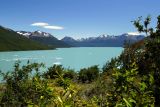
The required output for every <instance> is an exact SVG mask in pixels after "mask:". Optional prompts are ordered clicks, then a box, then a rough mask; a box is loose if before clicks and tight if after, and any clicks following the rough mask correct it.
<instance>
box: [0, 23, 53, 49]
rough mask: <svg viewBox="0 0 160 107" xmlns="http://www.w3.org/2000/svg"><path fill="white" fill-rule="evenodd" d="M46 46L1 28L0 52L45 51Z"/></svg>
mask: <svg viewBox="0 0 160 107" xmlns="http://www.w3.org/2000/svg"><path fill="white" fill-rule="evenodd" d="M45 49H51V48H49V47H48V46H46V45H43V44H41V43H38V42H35V41H33V40H30V39H28V38H26V37H24V36H21V35H19V34H17V33H16V32H15V31H13V30H11V29H8V28H5V27H2V26H0V51H20V50H45Z"/></svg>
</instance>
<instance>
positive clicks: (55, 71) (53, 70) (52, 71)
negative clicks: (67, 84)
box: [43, 65, 64, 79]
mask: <svg viewBox="0 0 160 107" xmlns="http://www.w3.org/2000/svg"><path fill="white" fill-rule="evenodd" d="M63 72H64V68H63V67H62V65H53V66H52V67H50V68H48V71H47V72H45V73H44V74H43V75H44V77H45V78H48V79H55V78H58V77H59V75H62V73H63Z"/></svg>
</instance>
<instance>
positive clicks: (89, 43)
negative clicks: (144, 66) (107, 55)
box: [62, 33, 145, 47]
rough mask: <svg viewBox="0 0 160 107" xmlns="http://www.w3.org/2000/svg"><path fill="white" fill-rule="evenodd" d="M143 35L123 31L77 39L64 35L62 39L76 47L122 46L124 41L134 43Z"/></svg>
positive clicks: (141, 38) (142, 37)
mask: <svg viewBox="0 0 160 107" xmlns="http://www.w3.org/2000/svg"><path fill="white" fill-rule="evenodd" d="M144 38H145V36H143V35H133V34H129V33H125V34H122V35H119V36H110V35H101V36H98V37H89V38H81V39H78V40H75V39H73V38H72V37H64V38H63V39H62V41H64V42H66V43H67V44H69V45H72V46H76V47H123V45H124V42H125V41H130V43H135V42H137V41H140V40H143V39H144Z"/></svg>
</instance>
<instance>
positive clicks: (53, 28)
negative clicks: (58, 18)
mask: <svg viewBox="0 0 160 107" xmlns="http://www.w3.org/2000/svg"><path fill="white" fill-rule="evenodd" d="M43 27H44V28H46V29H52V30H62V29H64V28H63V27H61V26H43Z"/></svg>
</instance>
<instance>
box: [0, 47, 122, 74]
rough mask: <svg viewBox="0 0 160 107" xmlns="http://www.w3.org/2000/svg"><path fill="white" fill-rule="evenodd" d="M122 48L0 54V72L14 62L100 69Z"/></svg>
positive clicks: (9, 68) (10, 66)
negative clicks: (95, 66) (92, 66)
mask: <svg viewBox="0 0 160 107" xmlns="http://www.w3.org/2000/svg"><path fill="white" fill-rule="evenodd" d="M122 50H123V48H120V47H82V48H58V49H57V50H43V51H14V52H0V70H2V71H4V72H5V71H10V70H12V69H13V65H14V63H15V61H17V60H20V61H21V62H22V64H26V63H27V61H28V60H30V62H43V63H45V65H46V67H50V66H52V65H53V64H61V65H63V66H64V67H65V68H72V69H75V70H77V71H78V70H79V69H80V68H84V67H89V66H91V65H99V67H100V68H102V66H103V65H104V64H105V63H106V62H107V61H108V60H110V59H111V58H113V57H116V56H118V55H120V53H121V52H122Z"/></svg>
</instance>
